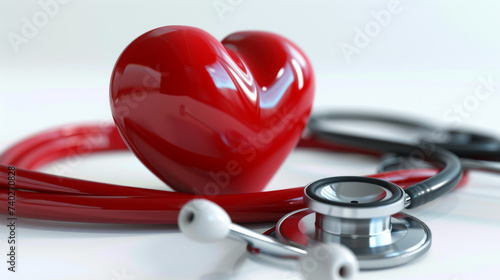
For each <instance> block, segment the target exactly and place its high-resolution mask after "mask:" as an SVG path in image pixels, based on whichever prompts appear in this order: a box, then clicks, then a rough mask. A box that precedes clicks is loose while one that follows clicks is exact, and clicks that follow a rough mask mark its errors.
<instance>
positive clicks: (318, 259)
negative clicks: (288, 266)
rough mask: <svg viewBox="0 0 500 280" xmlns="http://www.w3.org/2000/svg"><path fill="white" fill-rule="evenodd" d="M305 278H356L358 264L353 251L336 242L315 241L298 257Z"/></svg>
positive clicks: (316, 279)
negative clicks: (305, 252)
mask: <svg viewBox="0 0 500 280" xmlns="http://www.w3.org/2000/svg"><path fill="white" fill-rule="evenodd" d="M299 269H300V272H301V274H302V276H303V278H304V279H307V280H320V279H321V280H324V279H328V280H352V279H357V278H358V273H359V264H358V260H357V259H356V256H355V255H354V253H353V252H352V251H351V250H349V249H348V248H347V247H346V246H344V245H341V244H338V243H328V244H327V243H316V244H314V245H312V246H309V247H308V248H307V254H305V255H303V256H302V257H300V259H299Z"/></svg>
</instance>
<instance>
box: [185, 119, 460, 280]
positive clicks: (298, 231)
mask: <svg viewBox="0 0 500 280" xmlns="http://www.w3.org/2000/svg"><path fill="white" fill-rule="evenodd" d="M313 120H314V119H313ZM416 150H420V152H421V153H422V155H423V158H422V159H423V160H426V161H428V162H431V163H433V164H436V165H438V166H441V167H442V169H441V171H440V172H439V173H437V174H436V175H434V176H432V177H431V178H429V179H427V180H424V181H422V182H418V183H416V184H414V185H412V186H409V187H407V188H406V189H405V190H403V189H402V188H401V187H399V186H397V185H395V184H393V183H391V182H388V181H385V180H380V179H376V178H368V177H354V176H342V177H331V178H324V179H321V180H318V181H315V182H312V183H310V184H308V185H307V186H306V187H305V188H304V195H303V201H304V203H305V204H306V205H307V208H304V209H301V210H297V211H293V212H291V213H289V214H287V215H285V216H284V217H282V218H281V219H280V220H279V221H278V223H277V225H276V226H275V227H274V228H272V229H270V230H269V231H267V232H265V233H264V235H260V234H257V233H255V232H252V231H249V230H247V229H245V228H242V227H240V226H238V225H234V224H231V221H230V218H229V216H228V215H227V214H226V213H225V212H224V210H223V209H222V208H220V207H218V206H217V205H216V204H214V203H212V202H210V201H208V200H199V199H197V200H193V201H191V202H189V203H187V204H186V205H184V207H183V208H182V210H181V211H180V213H179V218H178V224H179V228H180V230H181V231H182V232H183V233H184V234H185V235H186V236H187V237H189V238H191V239H193V240H197V241H203V242H207V241H215V240H219V239H221V238H223V237H225V236H229V237H231V238H233V239H237V240H241V241H244V242H247V243H248V247H247V249H248V252H249V254H250V255H251V256H252V257H258V258H264V259H266V262H268V263H269V262H271V263H272V262H276V260H281V261H290V260H294V259H295V260H298V261H299V265H298V266H299V268H301V271H302V273H303V275H305V276H306V278H308V279H354V278H355V277H356V274H357V271H358V268H360V269H380V268H388V267H393V266H398V265H402V264H405V263H408V262H410V261H412V260H415V259H417V258H419V257H420V256H422V255H423V254H425V252H427V251H428V250H429V248H430V245H431V239H432V238H431V231H430V229H429V228H428V227H427V225H426V224H425V223H424V222H422V221H420V220H419V219H417V218H415V217H413V216H411V215H408V214H406V213H402V212H401V211H402V210H404V209H405V208H406V209H409V208H414V207H418V206H420V205H423V204H425V203H427V202H429V201H432V200H434V199H436V198H438V197H440V196H442V195H443V194H445V193H447V192H448V191H449V190H451V189H452V188H454V187H455V186H456V185H457V184H458V183H459V182H460V180H461V178H462V167H461V164H460V160H459V158H458V157H457V156H456V155H454V154H453V153H451V152H449V151H447V150H444V149H442V148H439V147H437V146H435V147H434V148H433V150H421V149H419V148H418V147H417V146H411V145H408V146H404V144H400V150H399V152H405V153H406V154H408V153H411V152H412V151H416ZM347 248H348V249H347ZM318 250H319V251H322V253H321V254H319V255H320V256H321V257H318V253H317V251H318ZM315 252H316V253H315ZM313 263H314V264H315V267H316V268H315V269H308V267H309V266H310V265H311V264H313Z"/></svg>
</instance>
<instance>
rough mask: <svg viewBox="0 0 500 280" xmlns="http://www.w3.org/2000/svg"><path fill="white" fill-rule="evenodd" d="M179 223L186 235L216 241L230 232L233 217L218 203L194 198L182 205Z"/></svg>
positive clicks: (190, 237) (192, 238) (206, 240)
mask: <svg viewBox="0 0 500 280" xmlns="http://www.w3.org/2000/svg"><path fill="white" fill-rule="evenodd" d="M177 224H178V226H179V229H180V231H181V232H182V234H184V235H185V236H186V237H188V238H189V239H191V240H194V241H198V242H214V241H218V240H222V239H224V238H226V236H227V235H228V234H229V226H230V225H231V218H230V217H229V215H228V214H227V212H226V211H225V210H224V209H222V207H220V206H219V205H217V204H216V203H214V202H212V201H209V200H206V199H193V200H191V201H189V202H187V203H186V204H184V206H182V208H181V210H180V212H179V216H178V219H177Z"/></svg>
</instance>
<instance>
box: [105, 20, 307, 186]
mask: <svg viewBox="0 0 500 280" xmlns="http://www.w3.org/2000/svg"><path fill="white" fill-rule="evenodd" d="M110 91H111V109H112V113H113V118H114V120H115V123H116V125H117V127H118V130H119V131H120V134H121V136H122V138H123V139H124V141H125V143H126V144H127V145H128V147H129V148H130V150H132V151H133V152H134V153H135V155H136V156H137V157H138V158H139V159H140V160H141V161H142V163H143V164H144V165H146V166H147V167H148V168H149V170H151V171H152V172H153V173H154V174H156V176H158V177H159V178H160V179H161V180H163V181H164V182H165V183H167V184H168V185H169V186H170V187H172V188H173V189H175V190H177V191H181V192H190V193H197V194H205V195H217V194H228V193H243V192H254V191H261V190H262V189H263V188H264V187H265V185H266V184H267V183H268V182H269V180H270V179H271V178H272V176H273V175H274V174H275V172H276V171H277V170H278V168H279V167H280V165H281V164H282V163H283V161H284V160H285V158H286V157H287V155H288V154H289V153H290V151H291V150H292V149H293V148H294V147H295V145H296V144H297V142H298V140H299V138H300V136H301V134H302V131H303V129H304V127H305V126H306V124H307V121H308V118H309V113H310V111H311V106H312V102H313V96H314V75H313V70H312V67H311V64H310V62H309V60H308V59H307V57H306V56H305V55H304V53H303V52H302V51H301V50H300V49H299V48H298V47H297V46H296V45H295V44H294V43H292V42H291V41H289V40H288V39H286V38H284V37H281V36H279V35H276V34H272V33H268V32H254V31H249V32H238V33H233V34H231V35H229V36H228V37H226V38H225V39H224V40H223V41H222V42H219V41H218V40H217V39H215V38H214V37H213V36H211V35H210V34H208V33H207V32H205V31H203V30H201V29H198V28H194V27H187V26H166V27H161V28H158V29H154V30H152V31H149V32H147V33H145V34H143V35H141V36H140V37H138V38H137V39H136V40H134V41H133V42H132V43H131V44H130V45H129V46H128V47H127V48H126V49H125V50H124V51H123V53H122V54H121V56H120V57H119V59H118V61H117V63H116V65H115V68H114V71H113V76H112V78H111V86H110Z"/></svg>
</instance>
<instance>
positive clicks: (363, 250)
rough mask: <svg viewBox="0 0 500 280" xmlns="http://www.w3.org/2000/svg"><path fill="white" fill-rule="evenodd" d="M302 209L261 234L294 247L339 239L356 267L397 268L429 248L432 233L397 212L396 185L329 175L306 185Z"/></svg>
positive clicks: (400, 200)
mask: <svg viewBox="0 0 500 280" xmlns="http://www.w3.org/2000/svg"><path fill="white" fill-rule="evenodd" d="M304 202H305V203H306V205H307V206H308V207H309V209H302V210H298V211H295V212H292V213H290V214H288V215H286V216H284V217H283V218H282V219H281V220H280V221H279V222H278V224H277V225H276V227H275V228H273V229H271V230H269V231H267V232H266V233H265V234H267V235H269V236H272V237H275V238H277V239H278V240H280V241H283V242H286V243H289V244H291V245H295V246H297V247H304V246H309V245H310V244H312V243H315V242H323V243H340V244H343V245H345V246H347V247H348V248H350V249H351V250H352V251H353V253H354V254H355V255H356V257H357V259H358V261H359V266H360V268H361V269H379V268H388V267H393V266H398V265H402V264H405V263H407V262H410V261H412V260H414V259H416V258H418V257H420V256H421V255H423V254H424V253H425V252H427V250H428V249H429V248H430V245H431V232H430V230H429V228H428V227H427V226H426V225H425V224H424V223H423V222H422V221H420V220H419V219H417V218H415V217H413V216H410V215H408V214H405V213H401V212H400V211H401V210H403V209H404V207H405V193H404V191H403V190H402V189H401V188H400V187H398V186H397V185H395V184H392V183H390V182H387V181H383V180H379V179H374V178H367V177H332V178H326V179H322V180H319V181H316V182H313V183H311V184H309V185H308V186H307V187H306V188H305V190H304Z"/></svg>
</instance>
